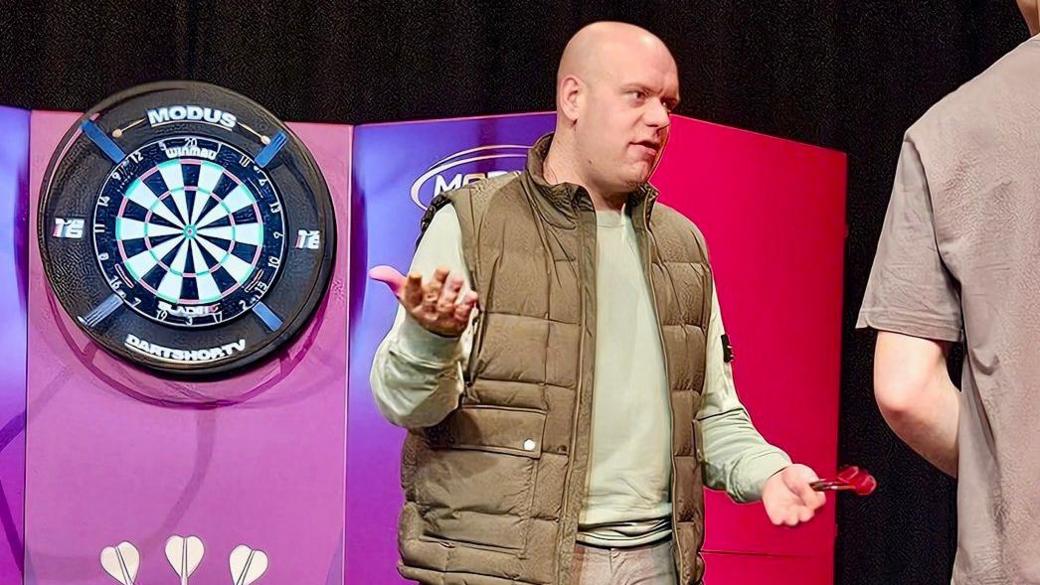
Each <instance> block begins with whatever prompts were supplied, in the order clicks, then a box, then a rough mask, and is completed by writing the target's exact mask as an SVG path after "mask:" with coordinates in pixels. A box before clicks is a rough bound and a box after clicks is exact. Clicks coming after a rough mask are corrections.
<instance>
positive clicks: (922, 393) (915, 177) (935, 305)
mask: <svg viewBox="0 0 1040 585" xmlns="http://www.w3.org/2000/svg"><path fill="white" fill-rule="evenodd" d="M940 241H942V238H941V237H940V235H939V234H938V233H937V232H936V228H935V214H934V209H933V197H932V193H931V189H930V188H929V185H928V179H927V175H926V173H925V171H924V165H923V163H922V161H921V157H920V154H919V153H918V151H917V149H916V147H915V146H914V144H913V141H912V140H911V139H909V138H908V139H907V140H904V142H903V149H902V152H901V153H900V157H899V164H898V166H897V168H896V176H895V183H894V186H893V189H892V198H891V200H890V202H889V205H888V212H887V214H886V216H885V224H884V227H883V228H882V231H881V238H880V240H879V242H878V249H877V255H876V256H875V258H874V265H873V267H872V268H871V272H870V281H869V283H868V284H867V290H866V292H865V293H864V296H863V306H862V308H861V309H860V314H859V320H858V321H857V323H856V327H857V328H863V327H870V328H873V329H876V330H877V331H878V332H879V333H878V338H877V346H876V349H875V353H874V360H875V361H874V396H875V398H876V399H877V403H878V407H879V408H880V410H881V413H882V415H883V416H884V417H885V421H886V422H887V423H888V424H889V426H890V427H892V430H893V431H895V433H896V435H898V436H899V438H900V439H902V440H903V441H905V442H906V443H907V444H908V445H909V446H910V447H911V448H912V449H914V450H915V451H916V452H918V453H919V454H921V455H922V456H923V457H924V458H925V459H927V460H928V461H929V462H931V463H932V464H933V465H935V466H936V467H938V468H939V469H941V470H942V471H944V472H946V473H948V474H950V475H956V473H957V451H958V448H957V424H958V419H959V416H960V396H959V393H958V390H957V389H956V387H955V386H954V385H953V382H952V381H951V380H950V377H949V374H948V373H947V369H946V352H947V351H948V349H949V347H950V345H951V344H952V343H957V342H959V341H961V340H962V339H963V330H962V328H963V320H962V315H961V303H960V287H959V285H958V283H957V280H956V278H955V277H954V275H953V273H951V272H950V270H948V268H947V266H946V264H945V262H944V260H943V255H942V252H941V249H940Z"/></svg>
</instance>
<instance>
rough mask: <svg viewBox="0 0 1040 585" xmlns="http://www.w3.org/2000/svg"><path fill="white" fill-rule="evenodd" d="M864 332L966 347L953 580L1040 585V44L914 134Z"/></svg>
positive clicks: (957, 96) (901, 168)
mask: <svg viewBox="0 0 1040 585" xmlns="http://www.w3.org/2000/svg"><path fill="white" fill-rule="evenodd" d="M857 326H858V327H873V328H875V329H879V330H885V331H893V332H896V333H902V334H906V335H911V336H915V337H921V338H927V339H935V340H947V341H960V340H964V341H965V344H966V352H965V354H966V355H965V364H964V376H963V380H962V383H961V396H960V405H961V411H960V420H959V427H958V445H959V455H958V466H959V469H958V494H957V514H958V539H957V540H958V547H957V557H956V561H955V563H954V570H953V583H956V584H959V585H960V584H963V585H967V584H969V583H970V584H972V585H988V584H1001V585H1003V584H1012V583H1014V584H1016V585H1018V584H1040V450H1037V446H1040V396H1034V395H1033V392H1036V391H1037V390H1038V388H1037V386H1038V385H1040V351H1038V350H1040V37H1037V38H1034V39H1030V40H1029V41H1026V42H1025V43H1023V44H1022V45H1020V46H1019V47H1017V48H1016V49H1015V50H1013V51H1012V52H1011V53H1009V54H1008V55H1006V56H1005V57H1004V58H1003V59H1001V60H1000V61H998V62H997V63H996V64H994V65H993V66H992V67H990V68H989V69H988V70H986V71H985V72H983V73H982V74H981V75H979V76H978V77H976V78H975V79H974V80H972V81H970V82H968V83H966V84H965V85H963V86H962V87H960V88H959V89H958V90H957V91H955V92H954V93H952V94H950V95H949V96H947V97H946V98H944V99H943V100H942V101H940V102H939V103H938V104H936V105H935V106H934V107H933V108H932V109H931V110H929V111H928V113H926V114H925V115H924V116H923V117H922V118H921V119H920V120H918V121H917V122H916V123H915V124H914V125H913V126H912V127H911V128H910V129H909V130H908V131H907V133H906V137H905V139H904V141H903V147H902V152H901V153H900V158H899V165H898V169H897V171H896V179H895V186H894V188H893V191H892V200H891V202H890V204H889V208H888V215H887V217H886V219H885V225H884V228H883V231H882V235H881V241H880V244H879V246H878V251H877V257H876V258H875V260H874V267H873V270H872V271H871V275H870V283H869V284H868V286H867V292H866V296H865V297H864V300H863V308H862V310H861V312H860V316H859V322H858V324H857Z"/></svg>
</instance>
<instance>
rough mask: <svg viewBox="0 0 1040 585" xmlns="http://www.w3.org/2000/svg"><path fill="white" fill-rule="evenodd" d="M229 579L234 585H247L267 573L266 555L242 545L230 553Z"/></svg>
mask: <svg viewBox="0 0 1040 585" xmlns="http://www.w3.org/2000/svg"><path fill="white" fill-rule="evenodd" d="M230 561H231V579H232V582H233V583H234V584H235V585H249V584H250V583H252V582H253V581H256V580H257V579H259V578H260V577H262V576H263V574H264V573H265V572H266V571H267V553H265V552H264V551H262V550H253V549H251V548H249V547H248V546H246V545H244V544H240V545H238V546H236V547H235V550H233V551H231V558H230Z"/></svg>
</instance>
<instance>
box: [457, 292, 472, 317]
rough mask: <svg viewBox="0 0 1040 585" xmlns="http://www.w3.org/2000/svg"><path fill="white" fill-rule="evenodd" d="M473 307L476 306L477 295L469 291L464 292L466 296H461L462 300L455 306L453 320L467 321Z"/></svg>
mask: <svg viewBox="0 0 1040 585" xmlns="http://www.w3.org/2000/svg"><path fill="white" fill-rule="evenodd" d="M475 306H477V293H475V292H473V291H471V290H470V291H466V294H464V295H462V300H460V301H459V304H457V305H455V320H456V321H469V314H470V313H471V312H472V311H473V307H475Z"/></svg>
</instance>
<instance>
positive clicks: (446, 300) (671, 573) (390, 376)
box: [371, 22, 824, 585]
mask: <svg viewBox="0 0 1040 585" xmlns="http://www.w3.org/2000/svg"><path fill="white" fill-rule="evenodd" d="M556 89H557V122H556V131H555V132H554V133H553V134H549V135H546V136H544V137H542V138H541V139H540V140H538V142H537V143H536V144H535V145H534V146H533V147H532V148H531V150H530V153H529V154H528V158H527V166H526V169H525V170H524V171H523V172H520V173H514V174H510V175H507V176H502V177H496V178H492V179H487V180H484V181H480V182H478V183H474V184H471V185H468V186H466V187H464V188H462V189H459V190H456V191H452V192H449V193H446V194H444V195H442V196H439V197H437V198H436V199H435V200H434V201H433V202H432V204H431V206H430V209H429V210H428V212H427V215H426V217H425V218H424V220H423V227H424V234H423V236H422V238H421V240H420V243H419V246H418V249H417V250H416V253H415V257H414V259H413V261H412V266H411V271H410V273H409V275H408V276H407V277H405V276H403V275H401V274H399V273H397V271H395V270H393V269H391V268H388V267H380V268H378V269H375V270H373V274H372V275H373V277H374V278H377V279H380V280H383V281H385V282H386V283H387V284H388V285H389V286H390V287H391V289H392V290H393V291H394V293H395V294H396V296H397V298H398V299H399V300H400V308H399V310H398V313H397V319H396V321H395V323H394V326H393V328H392V329H391V331H390V333H389V334H388V335H387V337H386V339H385V340H384V341H383V343H382V345H381V346H380V347H379V350H378V352H377V355H376V357H375V360H374V363H373V365H372V373H371V381H372V388H373V392H374V395H375V399H376V403H377V404H378V406H379V409H380V410H381V412H382V413H383V414H384V415H385V416H386V418H387V419H388V420H390V421H391V422H392V423H394V424H397V425H400V426H403V427H405V428H407V429H408V430H409V434H408V438H407V441H406V444H405V448H404V456H403V461H402V485H403V487H404V496H405V506H404V510H403V512H402V514H401V521H400V528H399V546H400V553H401V562H400V564H399V570H400V572H401V574H402V575H404V576H405V577H406V578H409V579H413V580H416V581H419V582H422V583H431V584H433V583H436V584H438V585H443V584H445V583H473V584H481V585H485V584H486V585H499V584H500V585H505V584H507V583H509V584H517V583H539V584H559V585H564V584H618V585H621V584H628V583H632V584H634V583H641V584H651V585H656V584H668V585H673V584H676V583H681V584H683V585H692V584H696V583H700V582H701V577H702V575H703V570H704V567H703V562H702V560H701V558H700V555H699V551H700V547H701V543H702V542H703V532H704V523H703V518H704V515H703V496H702V486H703V485H707V486H708V487H711V488H715V489H724V490H726V491H727V492H728V493H729V494H730V495H731V496H732V497H733V498H734V499H736V500H737V501H739V502H750V501H755V500H759V499H761V500H763V502H764V504H765V511H766V513H767V514H768V516H769V518H770V520H772V522H773V523H774V524H786V525H788V526H794V525H796V524H798V523H800V522H806V521H808V520H809V519H811V518H812V517H813V514H814V512H815V510H816V509H818V508H819V507H820V506H821V505H822V504H823V503H824V496H823V495H822V494H819V493H816V492H814V491H812V489H811V488H810V486H809V483H810V482H811V481H813V480H815V479H817V477H816V474H815V473H813V471H812V470H811V469H809V468H808V467H805V466H803V465H792V464H791V460H790V459H789V458H788V456H787V455H786V454H785V453H784V452H783V451H781V450H780V449H777V448H775V447H773V446H771V445H770V444H768V443H767V442H766V441H765V440H764V439H763V438H762V436H761V435H760V434H759V433H758V432H757V431H756V430H755V428H754V426H753V425H752V424H751V420H750V418H749V417H748V414H747V411H746V410H745V409H744V407H743V406H742V405H741V403H740V401H739V400H738V398H737V394H736V391H735V390H734V387H733V378H732V374H731V370H730V365H729V363H728V359H729V356H730V355H731V353H730V350H729V348H728V346H727V344H726V342H725V332H724V329H723V324H722V317H721V313H720V311H719V308H718V299H717V296H716V294H715V289H714V281H713V279H712V275H711V269H710V266H709V263H708V253H707V248H706V246H705V243H704V239H703V237H702V236H701V233H700V232H699V231H698V230H697V228H696V227H695V226H694V225H693V224H692V223H691V222H690V221H689V220H688V219H686V218H685V217H683V216H682V215H680V214H678V213H677V212H675V211H673V210H672V209H669V208H668V207H666V206H665V205H663V204H660V203H655V200H656V198H657V192H656V190H655V189H654V188H653V187H652V186H651V185H650V184H648V183H647V180H648V178H649V176H650V174H651V172H652V171H653V169H654V167H655V166H656V164H657V162H658V160H659V159H660V156H661V152H662V150H663V148H664V145H665V143H666V142H667V138H668V131H669V123H670V113H671V111H672V109H673V108H674V107H675V106H676V104H677V103H678V102H679V83H678V75H677V72H676V65H675V61H674V60H673V59H672V56H671V54H670V53H669V51H668V49H667V48H666V47H665V45H664V44H663V43H662V42H661V41H660V39H658V38H657V37H655V36H654V35H652V34H650V33H649V32H647V31H645V30H643V29H640V28H638V27H635V26H631V25H625V24H620V23H608V22H604V23H596V24H593V25H590V26H588V27H586V28H584V29H582V30H581V31H579V32H578V33H577V34H576V35H575V36H574V38H573V39H572V40H571V41H570V42H569V43H568V45H567V47H566V49H565V50H564V54H563V57H562V58H561V60H560V68H559V74H558V77H557V87H556Z"/></svg>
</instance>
